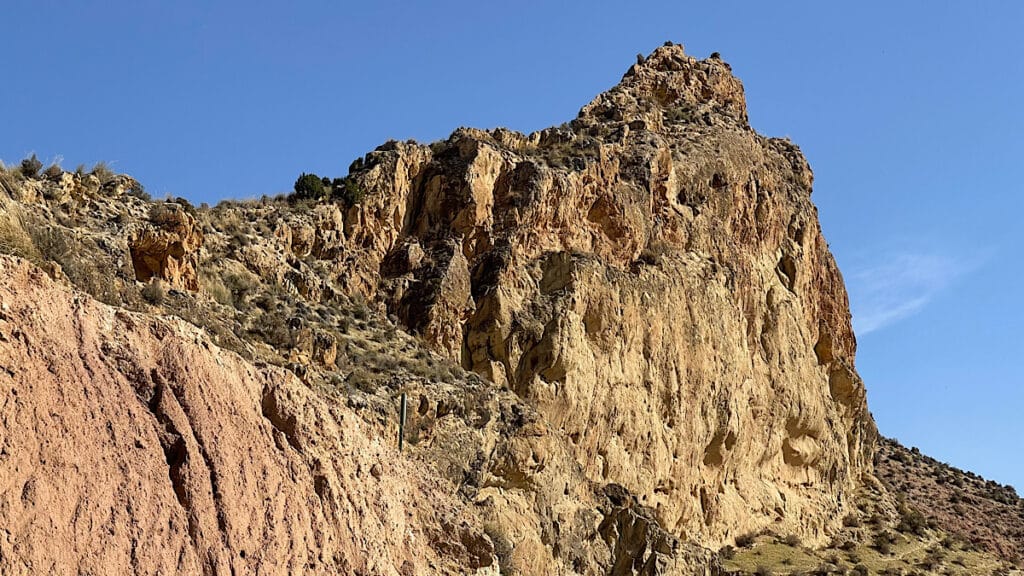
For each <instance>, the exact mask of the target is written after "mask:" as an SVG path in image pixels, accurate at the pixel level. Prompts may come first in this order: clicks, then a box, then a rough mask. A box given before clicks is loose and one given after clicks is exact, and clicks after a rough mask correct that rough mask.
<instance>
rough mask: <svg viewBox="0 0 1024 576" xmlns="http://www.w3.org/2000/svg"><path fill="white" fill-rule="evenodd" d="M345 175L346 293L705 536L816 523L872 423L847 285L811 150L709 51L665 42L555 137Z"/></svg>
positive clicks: (815, 531)
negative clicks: (761, 127) (771, 120)
mask: <svg viewBox="0 0 1024 576" xmlns="http://www.w3.org/2000/svg"><path fill="white" fill-rule="evenodd" d="M364 166H365V168H364V169H363V171H362V172H360V173H359V174H357V176H356V177H357V178H358V179H359V181H360V182H361V183H362V184H363V185H364V186H365V187H366V189H367V190H368V191H369V195H368V196H367V198H366V199H365V201H364V203H363V204H362V205H360V206H358V207H355V208H352V209H351V210H350V211H349V212H348V213H347V214H346V215H345V228H346V234H347V236H348V238H349V240H350V241H351V242H354V243H355V245H351V244H350V247H351V248H352V249H354V248H355V246H358V252H356V253H355V254H357V256H355V257H354V258H353V260H352V262H353V269H354V270H356V271H362V272H361V273H357V274H354V275H353V278H355V279H354V280H353V281H352V282H351V283H350V288H351V289H353V290H361V291H364V292H366V294H367V295H370V296H374V297H379V298H381V299H382V300H384V301H385V302H387V303H388V304H389V306H390V307H391V309H392V311H394V312H395V313H397V314H398V316H399V317H400V318H401V319H402V320H403V321H404V322H405V323H406V325H408V326H409V327H410V328H412V329H413V330H415V331H418V332H419V333H421V334H422V335H423V336H424V338H426V339H427V340H428V341H429V342H432V343H433V344H434V345H435V346H436V347H437V348H438V349H440V350H443V351H445V352H446V353H449V354H451V355H453V356H455V357H458V358H459V359H460V360H461V362H462V364H463V365H464V366H465V367H467V368H469V369H472V370H474V371H477V372H479V373H480V374H483V375H485V376H486V377H488V378H491V379H493V380H494V381H496V382H499V383H503V384H505V385H506V386H507V387H509V388H511V389H513V390H515V391H516V392H517V393H518V394H519V395H520V396H522V397H523V398H526V399H528V400H529V401H530V402H531V403H532V404H533V405H534V406H536V407H537V408H538V409H539V410H540V412H541V413H542V414H543V415H544V416H545V417H546V418H547V419H548V420H549V421H550V422H551V423H552V424H553V425H554V426H556V427H557V428H558V429H559V430H561V431H562V432H564V433H565V434H566V435H567V436H568V437H569V438H570V439H571V441H572V447H573V450H574V451H575V456H576V458H577V459H578V461H579V463H580V464H581V465H582V466H583V468H584V470H585V471H586V476H587V477H588V478H589V479H590V480H592V481H594V482H600V483H612V482H614V483H617V484H621V485H622V486H624V487H626V488H627V489H628V490H629V491H630V492H632V493H634V494H637V495H639V497H640V499H641V502H642V504H644V505H645V506H648V507H649V508H651V509H652V510H654V511H655V515H656V517H657V519H658V521H659V522H660V523H661V524H662V525H663V526H664V527H666V529H667V530H669V531H670V532H671V533H672V534H675V535H677V536H681V537H684V538H693V539H696V540H698V541H701V542H703V543H705V544H708V545H720V544H722V543H724V542H727V541H729V540H730V539H731V538H733V537H735V536H736V535H738V534H741V533H744V532H747V531H751V530H757V529H760V528H763V527H766V526H772V527H773V528H774V529H776V530H777V531H782V532H787V533H789V532H791V533H794V534H798V535H799V536H801V537H802V538H803V539H804V540H805V541H807V542H811V543H814V542H821V541H822V540H823V539H824V538H825V537H826V535H827V534H828V533H829V531H830V530H831V529H833V528H835V527H836V525H837V522H838V519H839V518H841V517H842V515H843V511H844V510H845V509H846V507H847V506H848V505H849V504H850V499H849V496H850V494H852V491H853V490H854V488H855V487H856V486H857V484H858V481H859V478H860V476H861V475H862V474H864V473H866V472H869V471H870V466H871V450H872V442H873V435H874V426H873V423H872V420H871V418H870V415H869V414H868V412H867V410H866V407H865V398H864V388H863V385H862V383H861V381H860V379H859V377H858V376H857V374H856V372H855V370H854V368H853V361H854V353H855V340H854V337H853V333H852V330H851V327H850V317H849V312H848V306H847V296H846V291H845V289H844V286H843V282H842V278H841V276H840V274H839V271H838V269H837V268H836V265H835V262H834V261H833V259H832V256H831V255H830V254H829V251H828V248H827V245H826V243H825V241H824V239H823V238H822V236H821V231H820V228H819V224H818V221H817V217H816V211H815V208H814V206H813V204H812V203H811V201H810V194H811V182H812V180H813V176H812V173H811V170H810V168H809V167H808V165H807V162H806V161H805V159H804V157H803V156H802V155H801V154H800V151H799V150H798V149H797V148H796V146H794V145H793V144H791V143H789V142H788V141H786V140H779V139H769V138H765V137H762V136H760V135H758V134H757V133H755V132H754V131H753V130H752V129H751V128H750V127H749V125H748V124H747V119H746V110H745V104H744V97H743V90H742V85H741V84H740V82H739V81H738V80H737V79H736V78H735V77H733V76H732V74H731V72H730V69H729V67H728V65H727V64H725V63H724V62H722V61H721V60H719V59H717V58H710V59H708V60H704V61H698V60H696V59H694V58H692V57H689V56H687V55H686V54H685V53H684V52H683V49H682V47H681V46H665V47H662V48H659V49H658V50H656V51H655V52H654V53H653V54H652V55H651V56H650V57H648V58H647V59H646V60H645V61H643V62H642V63H638V64H637V65H635V66H633V67H632V68H631V69H630V70H629V71H628V72H627V74H626V76H625V77H624V78H623V80H622V82H621V83H620V84H619V85H618V86H616V87H615V88H613V89H612V90H610V91H608V92H606V93H604V94H602V95H600V96H598V97H597V98H596V99H595V100H594V101H593V102H592V103H590V104H588V105H587V106H585V107H584V108H583V109H582V110H581V111H580V115H579V117H578V118H577V119H576V120H575V121H573V122H572V123H570V124H568V125H566V126H563V127H561V128H554V129H549V130H545V131H543V132H540V133H536V134H532V135H529V136H523V135H519V134H515V133H512V132H509V131H506V130H495V131H492V132H484V131H478V130H472V129H460V130H459V131H457V132H455V133H454V134H453V135H452V137H451V138H450V139H449V140H448V142H447V143H445V144H444V145H440V146H439V145H434V146H432V147H430V148H428V147H425V146H419V145H415V144H411V143H391V144H389V145H387V146H384V147H382V148H380V149H378V150H377V151H375V152H373V153H371V154H369V155H368V156H367V158H366V159H365V162H364ZM413 245H414V246H415V247H416V248H417V250H420V251H422V253H424V254H426V255H428V256H429V257H428V258H425V259H420V258H410V246H413ZM413 260H415V262H416V264H415V265H400V266H394V265H390V266H389V265H388V264H389V263H392V264H393V262H395V261H398V262H411V261H413ZM427 260H429V262H427ZM463 262H464V263H465V264H463ZM463 266H465V267H466V268H467V269H468V278H469V282H468V286H467V282H466V281H465V279H466V277H467V275H466V273H465V272H464V271H463ZM396 286H399V288H397V290H399V292H400V293H401V294H400V295H399V296H398V297H396V296H395V294H396ZM467 288H468V294H469V297H470V298H469V299H468V300H466V299H464V295H465V293H466V292H467Z"/></svg>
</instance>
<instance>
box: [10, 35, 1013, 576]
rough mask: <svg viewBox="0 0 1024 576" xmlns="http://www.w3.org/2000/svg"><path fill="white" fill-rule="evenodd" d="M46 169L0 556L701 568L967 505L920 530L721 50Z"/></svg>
mask: <svg viewBox="0 0 1024 576" xmlns="http://www.w3.org/2000/svg"><path fill="white" fill-rule="evenodd" d="M40 168H41V167H40V166H32V165H31V163H28V164H27V165H23V166H22V167H12V168H8V169H5V170H4V171H3V172H2V174H0V187H2V193H0V201H2V204H3V206H2V209H0V249H2V251H3V252H4V253H6V254H10V255H11V256H12V257H4V258H3V259H2V260H0V298H2V307H3V317H2V320H3V324H0V328H2V331H0V364H2V365H3V366H4V367H5V369H6V370H5V371H2V372H0V385H2V386H4V387H6V388H9V389H10V390H11V392H10V394H9V395H8V396H7V398H6V399H5V401H4V403H3V404H2V405H0V433H2V437H3V438H4V439H5V440H4V442H5V443H4V444H3V445H2V448H3V450H2V452H0V457H5V458H6V459H5V460H0V462H2V465H3V468H0V516H2V517H3V518H5V519H7V520H9V522H7V524H8V525H9V526H10V528H5V529H4V533H3V535H2V537H0V572H2V573H12V574H23V573H24V574H30V573H38V572H40V571H43V570H47V571H51V572H56V573H90V572H92V573H129V572H134V573H146V574H150V573H152V574H156V573H167V572H171V571H173V572H176V573H182V574H220V573H251V572H252V571H253V570H255V569H257V568H258V569H259V570H260V573H262V574H268V573H275V574H277V573H280V574H284V573H299V572H308V573H316V574H319V573H325V574H326V573H332V574H333V573H344V574H402V575H403V576H404V575H407V574H428V573H452V574H457V573H477V574H495V573H503V574H508V573H522V574H650V575H654V574H716V573H723V572H736V571H744V570H746V571H753V570H755V569H757V568H759V567H762V566H761V564H760V563H755V562H754V561H753V560H752V559H751V557H752V556H754V555H760V554H763V553H764V551H765V550H769V551H771V550H773V549H774V548H773V547H776V548H777V547H779V546H782V547H783V548H787V547H788V548H792V549H794V550H802V548H801V547H798V546H794V544H795V543H800V545H801V546H803V545H806V546H808V547H810V548H809V550H810V549H816V550H818V551H817V552H813V551H808V552H806V553H804V552H801V553H803V554H806V555H807V556H808V559H807V560H806V562H805V561H804V560H800V562H803V563H804V564H807V565H808V566H810V565H811V564H812V563H814V564H815V566H817V564H816V563H817V561H818V560H821V559H825V560H827V559H828V558H827V557H826V556H823V555H824V554H827V551H828V550H829V549H833V548H834V547H836V546H837V545H845V542H846V541H851V542H855V544H854V546H859V545H860V544H859V543H863V542H867V541H868V539H870V538H874V537H875V535H877V534H878V532H879V531H880V530H881V531H885V530H888V529H889V528H892V530H893V531H894V533H895V532H899V533H900V534H904V536H901V538H902V539H901V540H899V541H898V542H896V541H894V542H893V545H897V546H903V547H904V549H906V550H904V551H905V552H907V554H909V553H910V550H909V549H913V552H914V553H916V552H917V551H918V550H919V549H924V548H926V547H927V546H930V545H931V544H933V543H934V542H936V541H937V542H944V541H945V540H944V539H945V536H946V534H945V533H944V532H942V531H940V530H939V529H940V528H941V529H943V530H948V531H949V532H950V534H954V535H961V534H964V535H970V534H971V530H973V529H976V528H977V526H978V525H979V524H981V523H983V522H984V518H983V517H982V516H980V515H971V516H968V517H967V518H966V519H965V520H963V522H962V523H961V524H962V525H957V526H955V529H954V528H951V527H947V526H946V524H945V522H943V523H940V524H937V525H934V526H932V527H927V526H925V527H923V528H921V529H920V530H917V529H909V531H908V530H907V525H906V523H905V521H904V519H905V518H907V517H912V516H913V514H916V512H914V510H921V511H922V512H925V513H926V514H931V515H933V516H934V517H935V518H938V519H940V520H941V519H945V518H947V517H948V516H942V514H947V515H948V511H947V510H945V509H944V508H943V509H939V508H936V507H934V506H931V505H930V503H929V502H928V497H926V496H923V495H922V494H923V493H922V492H919V491H916V490H914V489H910V488H906V487H905V486H904V482H907V481H908V480H906V478H908V477H909V476H913V475H914V474H915V471H914V470H912V469H910V468H906V467H897V466H895V465H894V464H893V462H892V460H891V458H887V457H885V456H886V455H888V454H889V453H890V452H889V451H890V450H891V449H892V448H891V446H890V445H889V444H887V443H885V442H882V443H881V444H880V443H879V438H878V436H877V432H876V430H875V426H874V422H873V420H872V418H871V416H870V413H869V412H868V410H867V403H866V397H865V391H864V386H863V383H862V382H861V380H860V377H859V376H858V375H857V373H856V370H855V367H854V360H855V352H856V342H855V338H854V335H853V331H852V328H851V325H850V314H849V310H848V304H847V296H846V292H845V288H844V286H843V281H842V277H841V275H840V273H839V270H838V268H837V267H836V265H835V262H834V260H833V259H832V256H831V254H830V253H829V251H828V246H827V243H826V242H825V240H824V238H823V237H822V235H821V231H820V226H819V224H818V220H817V214H816V210H815V208H814V206H813V204H812V203H811V199H810V197H811V185H812V181H813V175H812V173H811V170H810V167H809V166H808V165H807V162H806V160H805V159H804V157H803V156H802V154H801V153H800V151H799V149H798V148H797V147H796V146H795V145H794V144H792V143H790V142H789V141H788V140H781V139H773V138H766V137H764V136H761V135H758V134H757V133H756V132H754V131H753V130H752V129H751V128H750V126H749V123H748V121H747V115H746V104H745V100H744V94H743V88H742V84H741V83H740V82H739V80H738V79H736V78H735V77H734V76H733V75H732V73H731V69H730V67H729V65H728V64H726V63H725V62H723V61H722V60H721V59H720V58H718V57H717V55H713V56H712V57H710V58H708V59H706V60H698V59H695V58H693V57H691V56H688V55H686V54H685V53H684V51H683V49H682V47H681V46H679V45H671V44H667V45H665V46H663V47H660V48H658V49H657V50H655V51H654V52H653V53H652V54H651V55H650V56H648V57H646V58H640V59H639V60H638V62H637V64H636V65H634V66H632V67H631V68H630V69H629V70H628V71H627V72H626V74H625V76H624V77H623V79H622V81H621V82H620V83H619V84H618V85H617V86H615V87H613V88H612V89H611V90H609V91H607V92H605V93H603V94H600V95H598V96H597V97H596V98H595V99H594V100H593V101H592V102H591V103H589V104H588V105H586V106H584V107H583V108H582V109H581V111H580V113H579V115H578V117H577V118H576V119H574V120H573V121H571V122H569V123H567V124H564V125H562V126H560V127H557V128H550V129H547V130H543V131H540V132H537V133H533V134H529V135H525V134H519V133H516V132H512V131H510V130H506V129H495V130H490V131H484V130H476V129H470V128H460V129H458V130H456V131H455V132H454V133H453V134H452V135H451V137H449V138H448V139H447V140H446V141H441V142H435V143H433V144H430V145H421V144H418V143H415V142H411V141H410V142H389V143H386V144H384V145H382V146H381V147H379V148H378V149H376V150H374V151H372V152H370V153H368V154H367V155H366V156H365V157H363V158H360V159H358V160H357V161H356V162H354V163H353V164H352V165H351V166H350V168H349V170H348V173H347V174H345V175H344V176H340V177H337V178H326V179H324V180H323V181H319V182H318V177H312V178H311V179H307V183H308V184H309V186H308V187H303V189H302V193H301V194H295V195H292V196H291V197H288V198H266V197H265V198H263V199H261V200H255V201H247V202H223V203H221V204H219V205H218V206H216V207H212V208H211V207H207V206H201V207H198V208H196V207H193V206H191V205H190V204H189V203H188V202H187V201H185V200H182V199H167V200H166V201H152V200H151V199H149V198H148V196H147V195H146V194H145V192H144V191H143V190H142V186H141V185H140V184H139V183H138V182H136V181H135V180H133V179H132V178H131V177H128V176H125V175H115V174H112V173H110V172H109V171H107V170H104V169H102V167H101V168H100V169H97V170H93V171H91V172H87V171H86V170H84V169H83V170H79V171H76V172H66V171H64V170H62V169H60V168H59V167H50V168H48V169H47V170H45V171H44V172H40ZM403 394H404V395H405V397H406V398H407V399H408V406H409V416H408V422H407V425H406V426H405V429H404V442H405V448H404V450H403V451H401V452H399V451H398V446H397V444H398V442H397V437H398V433H399V431H398V405H399V398H400V397H401V396H402V395H403ZM16 431H17V433H15V432H16ZM879 447H880V448H881V449H880V451H879V452H878V454H876V450H879ZM876 462H877V463H878V464H877V465H878V474H877V476H878V477H879V478H881V479H882V480H883V482H879V480H878V479H876V468H875V466H876V464H875V463H876ZM1005 499H1006V500H1007V502H1003V503H1002V504H1003V505H1004V507H1011V508H1012V507H1013V506H1017V507H1018V509H1019V501H1017V500H1015V499H1012V498H1010V497H1009V496H1007V497H1006V498H1005ZM947 500H948V498H947ZM1006 514H1007V515H1009V512H1007V513H1006ZM1018 518H1019V516H1018ZM869 521H870V522H869ZM854 523H856V525H854ZM868 523H870V525H871V526H874V527H875V528H876V530H874V531H868V530H867V529H866V528H864V529H861V527H862V525H864V526H866V525H867V524H868ZM1007 526H1009V525H1007ZM1012 530H1013V529H1012V528H1007V529H1005V530H1003V529H1000V530H996V531H995V532H996V533H998V534H999V538H996V537H991V538H989V537H987V536H985V537H982V536H984V535H982V536H979V538H978V539H972V540H976V541H978V542H979V546H982V548H983V551H978V552H974V551H965V554H970V555H969V556H966V557H965V558H966V560H964V563H965V566H966V567H967V568H965V569H971V570H984V571H989V572H991V571H995V570H1001V569H1002V567H1003V566H1004V564H1003V563H1000V561H998V560H997V559H996V558H995V556H994V554H1001V555H1002V558H1003V559H1004V560H1013V559H1015V556H1014V554H1019V550H1018V549H1017V548H1015V547H1014V546H1013V545H1011V544H1008V542H1011V541H1012V538H1013V535H1014V534H1019V532H1013V531H1012ZM44 534H46V535H54V536H53V541H57V540H59V541H61V542H64V543H66V545H61V546H56V545H54V544H53V543H52V542H51V541H49V540H47V539H44V538H42V535H44ZM97 534H103V535H104V536H103V538H98V537H97V536H96V535H97ZM985 534H988V532H986V533H985ZM771 535H774V536H771ZM773 538H774V539H783V540H784V542H783V544H782V545H778V544H775V543H773V542H774V540H773ZM997 541H998V542H999V543H997ZM723 547H728V548H723ZM732 547H739V548H740V549H741V550H740V551H739V552H736V553H731V552H728V551H729V550H732ZM720 549H721V550H724V552H719V553H716V551H719V550H720ZM776 552H777V551H776ZM846 552H849V550H847V551H846ZM780 554H781V553H775V556H777V557H778V559H779V564H780V566H782V567H784V566H796V565H797V564H800V562H797V563H796V564H794V560H793V558H789V564H785V563H784V562H783V561H784V560H785V559H786V557H784V556H785V555H781V556H780ZM905 555H906V554H905ZM908 557H909V556H908ZM832 564H833V565H834V566H835V567H836V570H839V567H840V566H842V565H845V564H849V565H850V566H856V565H857V564H858V562H853V561H851V559H850V558H845V559H844V560H843V561H837V562H835V563H832ZM869 564H870V563H869ZM883 564H884V563H879V562H875V563H874V564H871V566H869V568H871V569H878V570H880V569H882V568H884V566H883ZM908 565H910V564H908ZM935 566H938V564H937V563H933V564H932V566H931V567H935ZM869 568H865V569H869ZM766 569H767V568H766ZM773 569H777V567H776V568H773Z"/></svg>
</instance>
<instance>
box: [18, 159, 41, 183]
mask: <svg viewBox="0 0 1024 576" xmlns="http://www.w3.org/2000/svg"><path fill="white" fill-rule="evenodd" d="M42 169H43V163H42V162H40V161H39V158H36V155H35V154H33V155H32V156H31V157H29V158H25V159H24V160H22V161H21V174H22V175H23V176H25V177H26V178H36V177H38V176H39V171H40V170H42Z"/></svg>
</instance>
